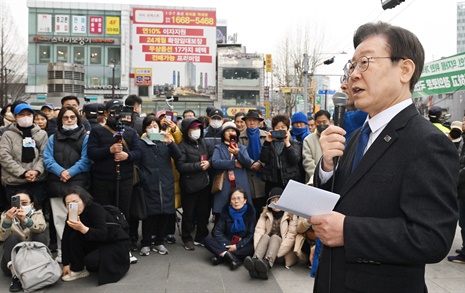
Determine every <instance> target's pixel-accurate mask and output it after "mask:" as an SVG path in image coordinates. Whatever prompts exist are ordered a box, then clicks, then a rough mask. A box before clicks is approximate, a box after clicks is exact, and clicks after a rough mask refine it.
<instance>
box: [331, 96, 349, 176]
mask: <svg viewBox="0 0 465 293" xmlns="http://www.w3.org/2000/svg"><path fill="white" fill-rule="evenodd" d="M348 101H349V98H348V96H347V95H346V94H345V93H341V92H337V93H335V94H334V95H333V104H334V114H333V123H334V125H336V126H339V127H344V117H345V112H346V105H347V102H348ZM333 160H334V168H336V166H337V163H338V161H339V157H334V158H333Z"/></svg>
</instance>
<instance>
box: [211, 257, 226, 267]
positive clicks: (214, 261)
mask: <svg viewBox="0 0 465 293" xmlns="http://www.w3.org/2000/svg"><path fill="white" fill-rule="evenodd" d="M211 261H212V265H214V266H217V265H219V264H220V263H223V258H222V257H220V256H216V255H214V256H212V258H211Z"/></svg>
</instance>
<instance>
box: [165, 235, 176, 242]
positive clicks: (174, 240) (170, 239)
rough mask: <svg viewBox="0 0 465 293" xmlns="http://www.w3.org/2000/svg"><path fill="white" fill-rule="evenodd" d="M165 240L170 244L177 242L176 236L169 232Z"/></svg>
mask: <svg viewBox="0 0 465 293" xmlns="http://www.w3.org/2000/svg"><path fill="white" fill-rule="evenodd" d="M165 241H166V243H168V244H175V243H176V238H174V235H173V234H168V235H166V236H165Z"/></svg>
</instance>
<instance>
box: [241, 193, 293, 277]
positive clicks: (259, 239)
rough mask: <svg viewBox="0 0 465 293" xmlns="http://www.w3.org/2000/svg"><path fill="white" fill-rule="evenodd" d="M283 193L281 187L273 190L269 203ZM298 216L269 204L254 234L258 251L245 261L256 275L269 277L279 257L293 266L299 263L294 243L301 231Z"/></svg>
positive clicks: (253, 275)
mask: <svg viewBox="0 0 465 293" xmlns="http://www.w3.org/2000/svg"><path fill="white" fill-rule="evenodd" d="M282 193H283V189H282V188H280V187H274V188H272V189H271V191H270V194H269V198H268V201H267V205H269V204H270V203H275V202H277V201H278V200H279V197H280V196H281V194H282ZM296 227H297V216H295V215H292V214H291V213H288V212H284V211H281V210H279V209H276V208H270V207H268V206H267V207H265V208H264V209H263V212H262V214H261V215H260V218H259V219H258V222H257V226H256V227H255V234H254V247H255V253H254V255H253V258H252V257H250V256H248V257H246V258H245V260H244V267H245V268H246V269H247V270H248V271H249V274H250V276H251V277H252V278H256V279H263V280H268V271H269V270H270V269H271V268H272V267H273V264H274V262H275V260H276V259H277V258H281V257H284V265H285V266H286V268H289V267H290V266H292V265H293V264H295V263H296V262H297V256H296V254H295V253H294V242H295V236H296V234H297V231H296Z"/></svg>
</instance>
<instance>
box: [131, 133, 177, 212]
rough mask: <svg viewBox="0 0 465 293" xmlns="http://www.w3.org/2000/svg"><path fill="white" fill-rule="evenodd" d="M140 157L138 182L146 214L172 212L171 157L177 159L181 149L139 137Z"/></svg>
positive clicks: (174, 145)
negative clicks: (142, 192)
mask: <svg viewBox="0 0 465 293" xmlns="http://www.w3.org/2000/svg"><path fill="white" fill-rule="evenodd" d="M140 144H141V148H142V158H141V160H140V161H139V163H138V166H139V171H140V172H139V176H140V180H141V181H140V184H141V185H142V188H143V190H144V197H145V203H146V205H147V214H148V215H149V216H151V215H159V214H174V213H175V212H176V209H175V205H174V174H173V169H172V166H171V158H173V159H175V160H178V159H179V158H180V157H181V151H180V150H179V148H178V146H177V145H176V143H174V141H172V142H171V143H170V144H167V143H165V142H161V141H151V140H150V139H149V138H148V137H147V136H145V137H143V138H141V143H140Z"/></svg>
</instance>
